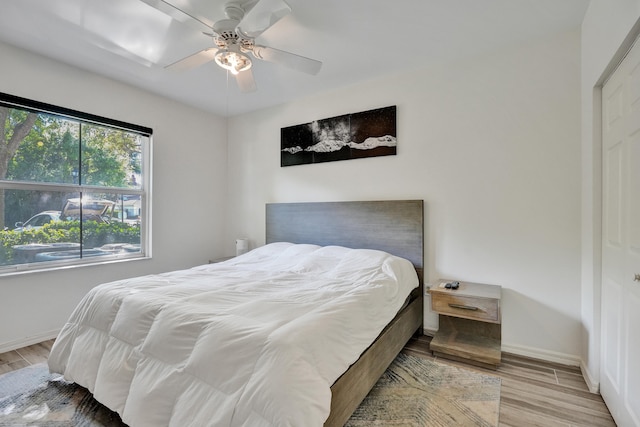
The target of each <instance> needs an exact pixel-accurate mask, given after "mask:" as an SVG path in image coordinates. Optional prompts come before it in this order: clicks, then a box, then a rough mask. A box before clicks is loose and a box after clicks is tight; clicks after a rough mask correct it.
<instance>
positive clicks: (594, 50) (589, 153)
mask: <svg viewBox="0 0 640 427" xmlns="http://www.w3.org/2000/svg"><path fill="white" fill-rule="evenodd" d="M639 18H640V0H591V3H590V4H589V9H588V10H587V13H586V15H585V18H584V20H583V24H582V32H581V33H582V43H581V44H582V54H581V77H582V79H581V95H582V113H581V114H582V138H581V139H582V321H583V349H582V352H583V355H584V359H585V368H586V369H583V371H585V374H586V376H588V380H589V382H590V383H591V384H590V385H591V386H592V388H596V387H597V383H598V381H599V380H598V378H599V376H600V275H601V242H600V240H601V226H600V222H601V209H602V200H601V184H602V183H601V171H602V163H601V162H602V153H601V150H602V139H601V129H600V111H601V110H600V88H601V85H602V82H603V79H604V78H605V77H606V76H607V75H608V74H609V72H610V70H611V68H612V67H613V66H615V64H616V63H617V62H619V60H620V59H621V57H622V55H623V54H624V52H625V51H626V49H627V47H628V45H629V43H630V41H631V40H632V39H634V38H635V36H637V34H638V30H637V27H636V28H635V29H634V25H636V26H637V23H638V22H639Z"/></svg>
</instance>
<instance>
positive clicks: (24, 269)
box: [0, 92, 153, 277]
mask: <svg viewBox="0 0 640 427" xmlns="http://www.w3.org/2000/svg"><path fill="white" fill-rule="evenodd" d="M0 107H6V108H15V109H21V110H25V111H29V112H33V113H37V114H50V115H54V116H57V117H60V118H62V119H66V120H71V121H76V122H79V123H82V124H90V125H97V126H103V127H109V128H113V129H118V130H122V131H126V132H130V133H135V134H138V135H140V136H142V137H143V138H146V141H144V142H143V143H142V144H141V156H142V159H141V167H142V184H141V186H140V188H129V187H110V186H99V185H85V184H82V183H80V184H75V183H49V182H40V181H14V180H1V179H0V187H1V188H3V189H4V190H36V191H61V192H74V193H78V194H79V195H80V197H82V195H83V194H87V193H89V194H90V193H103V194H104V193H113V194H123V193H125V194H128V195H137V196H140V202H141V207H142V212H141V221H140V252H134V253H122V254H113V255H108V256H104V257H85V258H74V259H71V260H58V261H41V262H35V263H25V264H12V265H6V266H0V277H2V276H10V275H14V274H23V273H28V272H41V271H52V270H57V269H63V268H64V269H66V268H69V267H81V266H87V265H99V264H110V263H114V262H120V261H130V260H139V259H149V258H151V173H152V165H151V156H152V143H153V130H152V129H151V128H148V127H145V126H140V125H135V124H131V123H127V122H123V121H120V120H114V119H110V118H106V117H102V116H98V115H95V114H90V113H85V112H82V111H77V110H72V109H69V108H65V107H59V106H56V105H52V104H47V103H44V102H39V101H34V100H30V99H27V98H21V97H18V96H15V95H10V94H6V93H3V92H0ZM3 125H4V124H3ZM3 214H4V213H3Z"/></svg>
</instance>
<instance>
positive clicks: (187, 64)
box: [164, 47, 218, 71]
mask: <svg viewBox="0 0 640 427" xmlns="http://www.w3.org/2000/svg"><path fill="white" fill-rule="evenodd" d="M217 51H218V48H217V47H210V48H209V49H205V50H201V51H200V52H198V53H194V54H193V55H189V56H187V57H186V58H182V59H180V60H178V61H176V62H174V63H173V64H169V65H167V66H166V67H164V68H166V69H170V70H172V71H185V70H190V69H192V68H195V67H198V66H200V65H202V64H206V63H207V62H209V61H213V59H214V57H215V56H216V52H217Z"/></svg>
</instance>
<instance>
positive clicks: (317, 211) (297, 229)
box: [266, 200, 424, 427]
mask: <svg viewBox="0 0 640 427" xmlns="http://www.w3.org/2000/svg"><path fill="white" fill-rule="evenodd" d="M423 236H424V213H423V201H422V200H390V201H365V202H319V203H273V204H267V205H266V243H273V242H291V243H312V244H316V245H321V246H327V245H339V246H345V247H350V248H364V249H378V250H383V251H385V252H389V253H391V254H393V255H397V256H400V257H403V258H406V259H408V260H410V261H411V262H412V263H413V265H414V266H415V268H416V272H417V273H418V278H419V279H420V286H419V287H418V288H417V289H414V291H413V292H412V293H411V299H410V301H409V303H408V304H407V305H406V306H405V308H404V309H402V310H401V311H400V312H399V313H398V315H397V316H396V317H395V318H394V319H393V320H392V321H391V322H390V323H389V324H388V325H387V326H386V328H385V329H384V330H383V331H382V332H381V333H380V335H379V336H378V338H376V340H375V341H374V342H373V344H371V346H369V348H368V349H367V350H365V351H364V352H363V353H362V355H361V356H360V358H359V359H358V360H357V361H356V362H355V363H354V364H353V365H351V367H349V369H348V370H347V371H345V372H344V373H343V374H342V376H340V378H338V379H337V380H336V382H335V383H334V384H333V385H332V386H331V394H332V398H331V413H330V414H329V418H328V419H327V421H326V422H325V424H324V425H325V427H340V426H343V425H344V423H345V422H346V421H347V420H348V419H349V417H350V416H351V414H352V413H353V411H355V409H356V408H357V407H358V406H359V405H360V403H361V402H362V400H363V399H364V398H365V397H366V395H367V394H368V393H369V391H370V390H371V388H372V387H373V386H374V385H375V383H376V381H377V380H378V379H379V378H380V376H381V375H382V374H383V373H384V371H385V370H386V369H387V367H388V366H389V365H390V364H391V362H392V361H393V359H395V357H396V356H397V355H398V353H399V352H400V350H402V348H403V347H404V345H405V344H406V343H407V341H408V340H409V338H411V336H412V335H413V334H415V333H416V331H418V330H421V327H422V321H423V295H424V289H423V287H424V285H423V268H424V254H423V251H424V238H423Z"/></svg>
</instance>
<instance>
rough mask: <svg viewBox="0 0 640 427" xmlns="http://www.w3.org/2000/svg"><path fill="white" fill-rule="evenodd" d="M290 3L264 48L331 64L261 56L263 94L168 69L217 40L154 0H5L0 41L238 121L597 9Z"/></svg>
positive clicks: (560, 1) (518, 39)
mask: <svg viewBox="0 0 640 427" xmlns="http://www.w3.org/2000/svg"><path fill="white" fill-rule="evenodd" d="M158 1H159V0H158ZM167 1H168V2H170V3H171V4H173V5H175V6H177V7H179V8H180V9H182V10H183V11H186V12H188V13H190V14H191V15H193V16H197V17H198V18H200V19H202V20H203V21H205V22H208V23H210V24H213V23H214V22H215V21H217V20H219V19H224V18H225V15H224V5H225V3H226V1H225V0H167ZM243 1H245V2H246V1H247V0H243ZM286 1H287V3H289V5H290V6H291V8H292V10H293V12H292V13H291V14H290V15H287V16H286V17H284V18H283V19H282V20H280V21H279V22H277V23H276V24H275V25H274V26H272V27H271V28H270V29H268V30H267V31H265V32H264V33H263V34H262V35H261V36H260V37H259V38H258V39H257V40H256V42H259V43H260V44H262V45H267V46H270V47H274V48H277V49H281V50H286V51H290V52H293V53H296V54H299V55H303V56H306V57H310V58H313V59H317V60H320V61H322V62H323V67H322V69H321V70H320V72H319V73H318V75H316V76H312V75H307V74H304V73H300V72H297V71H294V70H290V69H288V68H286V67H283V66H281V65H278V64H273V63H268V62H264V61H254V66H253V68H252V70H253V74H254V77H255V80H256V83H257V86H258V90H257V91H255V92H252V93H241V92H240V91H239V90H238V88H237V86H236V83H235V81H233V79H232V78H231V80H229V81H228V80H227V75H226V71H225V70H223V69H221V68H219V67H218V66H217V65H216V64H215V63H214V62H210V63H207V64H204V65H202V66H200V67H198V68H195V69H191V70H188V71H182V72H175V71H170V70H166V69H164V67H165V66H166V65H168V64H171V63H173V62H175V61H177V60H179V59H181V58H183V57H186V56H188V55H190V54H193V53H195V52H198V51H200V50H202V49H205V48H208V47H211V46H213V43H212V39H211V38H210V37H207V36H205V35H203V34H202V30H203V29H204V28H203V27H202V26H201V25H199V24H194V21H191V22H188V21H187V22H179V21H178V20H174V19H172V18H171V17H170V16H169V15H167V14H165V13H163V12H160V11H159V10H157V9H155V8H153V7H151V6H150V5H149V4H147V3H153V1H149V0H147V2H146V3H145V2H143V1H141V0H0V41H3V42H5V43H8V44H12V45H15V46H18V47H21V48H24V49H26V50H29V51H33V52H36V53H39V54H42V55H45V56H48V57H51V58H54V59H56V60H59V61H62V62H65V63H68V64H72V65H75V66H77V67H80V68H83V69H87V70H89V71H93V72H95V73H98V74H102V75H105V76H107V77H110V78H113V79H115V80H119V81H122V82H125V83H128V84H131V85H133V86H137V87H140V88H143V89H146V90H149V91H151V92H154V93H157V94H160V95H163V96H166V97H169V98H172V99H175V100H178V101H181V102H183V103H186V104H189V105H192V106H195V107H198V108H201V109H204V110H207V111H211V112H214V113H216V114H219V115H223V116H224V115H229V116H231V115H236V114H240V113H244V112H249V111H253V110H257V109H260V108H265V107H269V106H273V105H277V104H281V103H284V102H288V101H291V100H293V99H295V98H300V97H304V96H308V95H311V94H314V93H317V92H321V91H326V90H330V89H335V88H339V87H343V86H347V85H350V84H353V83H355V82H358V81H362V80H369V79H373V78H376V77H379V76H382V75H385V74H391V73H396V72H399V71H401V70H405V69H412V68H418V67H426V66H429V65H432V64H437V63H441V62H449V61H456V60H459V59H461V58H464V57H469V56H476V55H484V54H487V53H490V52H491V51H495V50H498V49H502V48H507V47H509V46H515V45H517V44H519V43H525V42H527V41H529V40H534V39H536V38H542V37H545V36H547V35H550V34H554V33H558V32H561V31H565V30H568V29H573V28H576V27H578V26H579V25H580V23H581V22H582V18H583V17H584V14H585V11H586V9H587V6H588V3H589V0H286ZM254 2H255V1H254ZM1 62H2V61H1V60H0V64H1Z"/></svg>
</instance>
